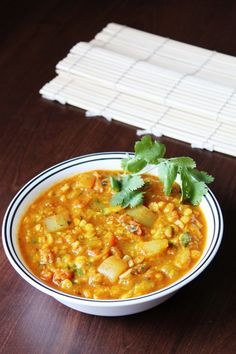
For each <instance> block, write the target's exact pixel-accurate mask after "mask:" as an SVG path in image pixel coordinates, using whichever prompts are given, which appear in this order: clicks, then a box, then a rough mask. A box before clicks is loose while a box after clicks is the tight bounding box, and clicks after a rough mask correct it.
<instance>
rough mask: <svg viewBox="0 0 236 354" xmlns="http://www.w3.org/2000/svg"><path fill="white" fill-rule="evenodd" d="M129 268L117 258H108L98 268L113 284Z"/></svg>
mask: <svg viewBox="0 0 236 354" xmlns="http://www.w3.org/2000/svg"><path fill="white" fill-rule="evenodd" d="M127 268H128V265H127V263H126V262H125V261H123V260H122V259H120V258H118V257H116V256H110V257H108V258H106V259H105V260H104V261H103V262H102V263H101V264H100V266H99V267H98V272H99V273H101V274H103V275H104V276H105V277H107V278H108V279H109V280H110V281H111V282H115V281H116V280H117V279H118V277H119V275H120V274H121V273H123V272H124V271H125V270H126V269H127Z"/></svg>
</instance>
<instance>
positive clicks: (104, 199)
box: [19, 170, 206, 299]
mask: <svg viewBox="0 0 236 354" xmlns="http://www.w3.org/2000/svg"><path fill="white" fill-rule="evenodd" d="M119 173H120V171H106V170H104V171H100V170H98V171H90V172H86V173H81V174H78V175H76V176H73V177H71V178H69V179H66V180H63V181H62V182H60V183H58V184H56V185H54V186H53V187H52V188H50V189H49V190H47V191H46V192H44V193H43V194H42V195H41V196H40V197H39V198H38V199H37V200H35V202H34V203H33V204H32V205H31V206H30V207H29V208H28V210H27V211H26V213H25V215H24V217H23V218H22V221H21V223H20V227H19V245H20V249H21V253H22V255H23V258H24V260H25V262H26V264H27V266H28V268H29V269H30V270H31V271H32V273H34V274H35V275H36V276H37V277H38V278H40V279H41V280H42V281H44V282H45V283H46V284H48V285H50V286H52V287H54V288H57V289H58V290H61V291H63V292H66V293H69V294H72V295H75V296H80V297H85V298H93V299H125V298H130V297H135V296H140V295H144V294H147V293H150V292H153V291H156V290H158V289H161V288H163V287H166V286H168V285H169V284H170V283H173V282H175V281H176V280H177V279H179V278H180V277H182V276H183V275H184V274H185V273H186V272H188V271H189V270H190V269H191V268H192V267H193V266H194V265H195V264H196V262H197V261H198V260H199V258H200V257H201V255H202V252H203V249H204V245H205V238H206V222H205V219H204V216H203V213H202V211H201V209H200V208H199V207H196V206H195V207H194V206H192V205H189V204H183V203H182V202H181V194H180V190H179V187H178V185H177V184H175V185H174V187H173V189H172V193H171V195H170V196H165V195H164V193H163V185H162V183H161V182H160V181H159V179H158V178H157V177H156V176H153V175H149V174H145V175H143V178H144V180H145V182H146V186H145V198H144V205H141V206H138V207H135V208H132V209H123V208H121V207H120V206H115V207H113V206H111V205H110V200H111V197H112V195H113V191H112V189H111V185H110V180H109V177H110V176H117V174H119Z"/></svg>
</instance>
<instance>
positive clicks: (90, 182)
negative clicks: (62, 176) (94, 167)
mask: <svg viewBox="0 0 236 354" xmlns="http://www.w3.org/2000/svg"><path fill="white" fill-rule="evenodd" d="M95 181H96V177H95V176H93V175H92V174H81V175H80V176H79V179H78V182H79V186H80V188H86V189H91V188H93V186H94V184H95Z"/></svg>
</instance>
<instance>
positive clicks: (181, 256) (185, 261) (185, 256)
mask: <svg viewBox="0 0 236 354" xmlns="http://www.w3.org/2000/svg"><path fill="white" fill-rule="evenodd" d="M190 261H191V256H190V250H189V248H188V247H183V248H181V249H179V251H178V253H177V255H176V257H175V265H176V267H178V268H180V269H186V268H187V267H188V266H189V263H190Z"/></svg>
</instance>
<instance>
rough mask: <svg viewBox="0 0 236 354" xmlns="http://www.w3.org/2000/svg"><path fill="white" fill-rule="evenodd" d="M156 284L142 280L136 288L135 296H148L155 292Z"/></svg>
mask: <svg viewBox="0 0 236 354" xmlns="http://www.w3.org/2000/svg"><path fill="white" fill-rule="evenodd" d="M154 287H155V283H154V282H153V281H151V280H146V279H145V280H142V281H141V282H140V283H136V284H135V286H134V296H140V295H144V294H147V293H149V292H151V291H153V290H154Z"/></svg>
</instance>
